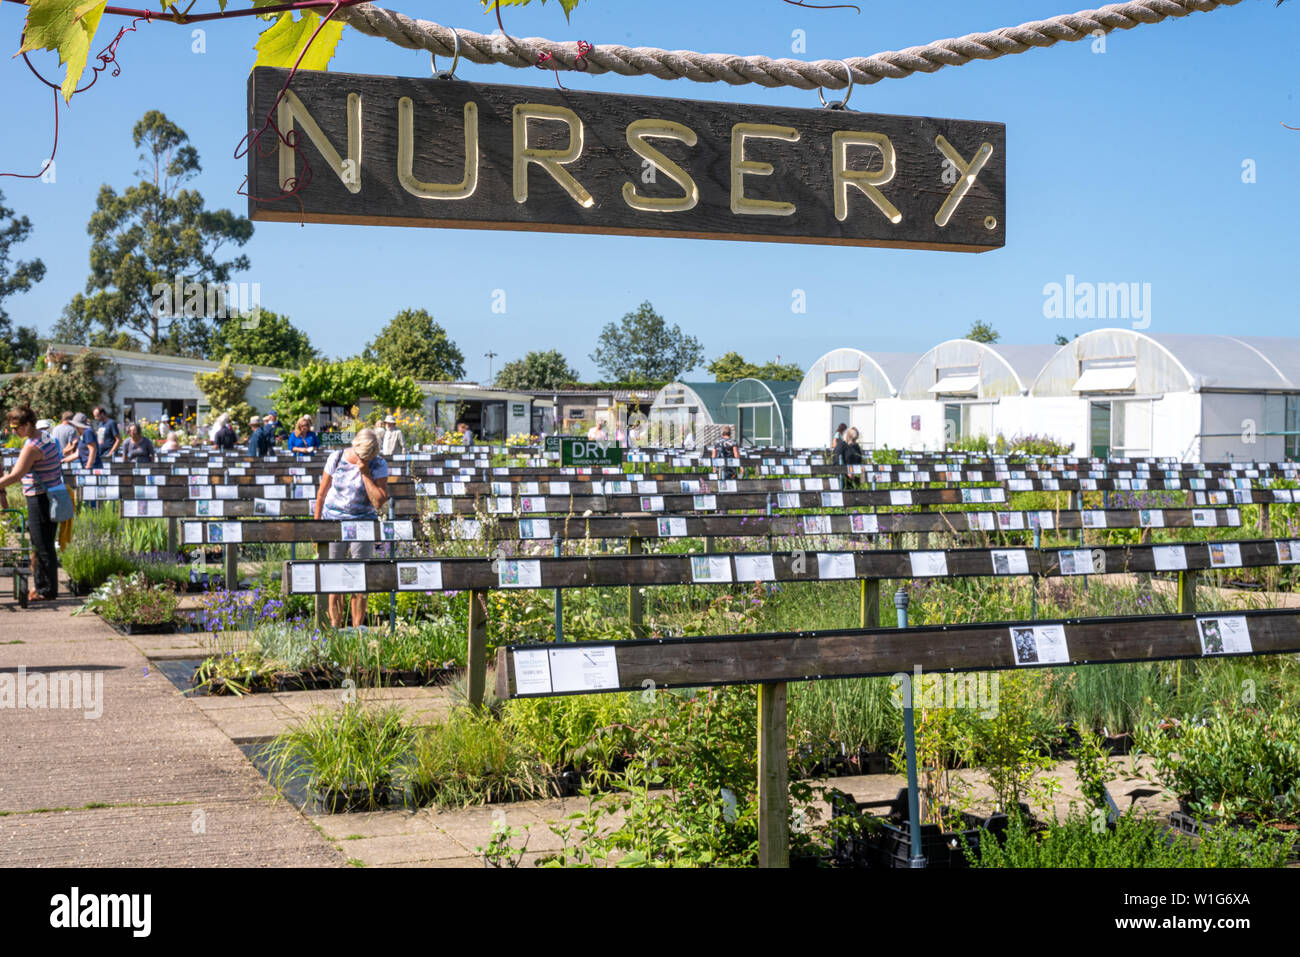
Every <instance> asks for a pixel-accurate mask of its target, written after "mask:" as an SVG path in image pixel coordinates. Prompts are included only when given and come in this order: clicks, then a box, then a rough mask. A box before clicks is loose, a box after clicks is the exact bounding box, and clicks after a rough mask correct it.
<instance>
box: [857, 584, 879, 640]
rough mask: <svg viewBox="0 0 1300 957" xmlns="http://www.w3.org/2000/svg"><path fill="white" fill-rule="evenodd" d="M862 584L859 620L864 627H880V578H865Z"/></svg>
mask: <svg viewBox="0 0 1300 957" xmlns="http://www.w3.org/2000/svg"><path fill="white" fill-rule="evenodd" d="M861 585H862V589H861V602H860V605H861V608H860V609H859V614H858V621H859V623H860V625H861V627H863V628H878V627H880V579H878V578H864V579H862V582H861Z"/></svg>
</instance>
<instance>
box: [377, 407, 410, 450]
mask: <svg viewBox="0 0 1300 957" xmlns="http://www.w3.org/2000/svg"><path fill="white" fill-rule="evenodd" d="M405 451H406V440H405V439H404V438H403V437H402V430H401V429H399V428H398V427H397V416H395V415H392V414H389V415H386V416H384V433H383V438H381V439H380V440H379V454H380V455H382V456H383V457H384V458H388V457H390V456H393V455H401V454H402V453H403V452H405Z"/></svg>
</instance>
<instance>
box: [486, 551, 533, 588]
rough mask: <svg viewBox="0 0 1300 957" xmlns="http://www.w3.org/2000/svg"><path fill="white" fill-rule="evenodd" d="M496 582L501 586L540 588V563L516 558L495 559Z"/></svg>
mask: <svg viewBox="0 0 1300 957" xmlns="http://www.w3.org/2000/svg"><path fill="white" fill-rule="evenodd" d="M496 566H497V584H498V585H499V586H500V587H502V588H540V587H541V585H542V563H541V562H539V561H528V560H522V559H517V558H511V559H497V563H496Z"/></svg>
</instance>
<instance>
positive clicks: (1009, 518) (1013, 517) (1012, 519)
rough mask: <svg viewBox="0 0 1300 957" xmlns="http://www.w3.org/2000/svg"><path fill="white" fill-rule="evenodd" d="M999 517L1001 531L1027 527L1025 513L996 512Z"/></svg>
mask: <svg viewBox="0 0 1300 957" xmlns="http://www.w3.org/2000/svg"><path fill="white" fill-rule="evenodd" d="M992 514H996V515H997V517H998V528H1000V529H1023V528H1024V527H1025V513H1024V512H996V513H992Z"/></svg>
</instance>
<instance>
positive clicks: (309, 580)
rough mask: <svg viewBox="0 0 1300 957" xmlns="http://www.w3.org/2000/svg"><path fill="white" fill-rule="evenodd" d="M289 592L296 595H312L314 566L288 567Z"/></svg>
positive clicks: (314, 575) (314, 586)
mask: <svg viewBox="0 0 1300 957" xmlns="http://www.w3.org/2000/svg"><path fill="white" fill-rule="evenodd" d="M289 590H290V591H292V592H294V593H297V594H309V595H310V594H314V593H315V591H316V566H315V565H290V566H289Z"/></svg>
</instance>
